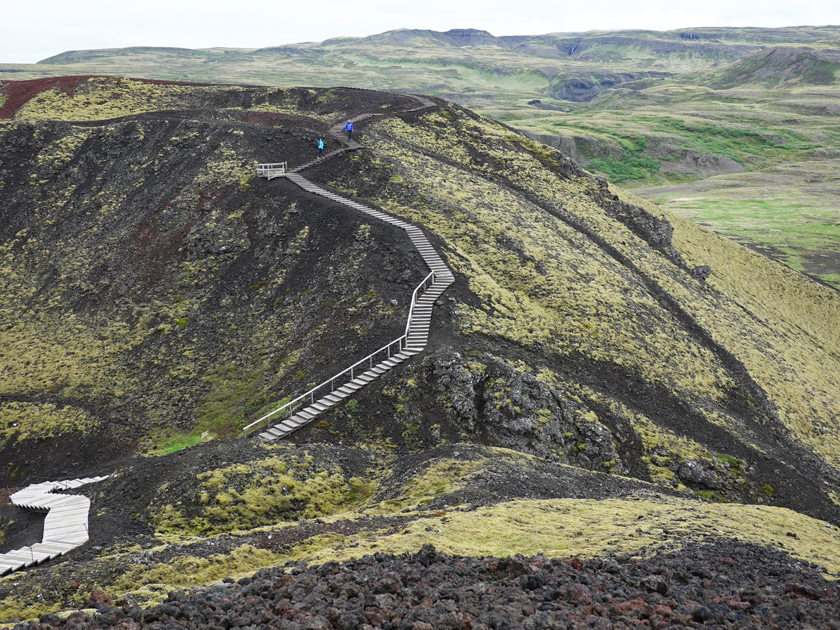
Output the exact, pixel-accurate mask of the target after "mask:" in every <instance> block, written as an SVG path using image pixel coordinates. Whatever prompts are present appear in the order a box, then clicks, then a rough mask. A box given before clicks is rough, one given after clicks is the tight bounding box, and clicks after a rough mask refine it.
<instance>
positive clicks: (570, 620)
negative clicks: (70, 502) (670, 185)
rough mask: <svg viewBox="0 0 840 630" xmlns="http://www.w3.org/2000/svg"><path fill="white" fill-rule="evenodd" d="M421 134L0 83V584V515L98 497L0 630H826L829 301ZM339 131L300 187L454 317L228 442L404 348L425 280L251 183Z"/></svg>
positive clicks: (303, 198) (644, 206)
mask: <svg viewBox="0 0 840 630" xmlns="http://www.w3.org/2000/svg"><path fill="white" fill-rule="evenodd" d="M417 103H418V101H417V99H415V98H414V97H412V96H411V95H404V94H393V93H385V92H375V91H367V90H356V89H348V88H334V89H326V88H318V89H306V88H282V89H281V88H269V87H243V86H218V85H202V84H185V83H180V84H178V83H167V82H163V81H153V80H133V79H126V78H113V77H87V76H85V77H60V78H49V79H36V80H32V81H19V82H15V81H2V82H0V265H2V269H0V488H3V491H2V493H0V532H2V534H1V535H2V538H0V541H2V543H1V544H0V553H2V552H5V551H8V550H11V549H17V548H20V547H21V546H25V545H31V544H33V543H35V542H38V541H40V540H41V534H42V531H41V527H42V525H41V523H42V521H43V516H42V515H39V514H37V513H34V512H30V511H26V510H22V509H20V508H17V507H15V506H13V505H11V504H10V503H9V502H8V501H7V500H6V497H7V496H8V495H9V494H10V493H13V492H14V491H15V490H16V489H19V488H23V487H25V486H27V485H29V484H31V483H36V482H41V481H45V480H55V479H66V478H77V477H85V476H94V475H112V476H111V477H109V478H108V479H107V480H105V481H101V482H99V483H95V484H91V485H89V486H83V487H81V488H79V489H78V490H77V491H76V492H77V493H80V494H85V495H86V496H88V497H89V498H90V499H91V500H92V509H91V511H90V523H89V535H90V541H89V542H88V543H87V544H85V545H83V546H82V547H79V548H78V549H76V550H74V551H72V552H70V553H68V554H67V555H65V556H62V557H61V558H59V559H56V560H52V561H49V562H47V563H45V564H43V565H41V566H38V567H34V568H30V569H26V570H24V571H20V572H15V573H12V574H10V575H7V576H5V577H2V578H0V621H4V622H9V623H10V624H13V623H19V624H20V628H27V630H35V629H36V628H39V627H40V628H46V627H48V626H49V627H62V626H66V627H71V626H76V627H94V626H96V627H99V626H102V627H112V626H116V627H124V628H132V629H134V628H139V627H154V628H164V627H166V628H169V627H172V628H175V627H178V628H180V627H190V628H193V627H195V628H198V627H207V628H211V627H212V628H224V629H225V630H227V629H228V628H231V627H244V628H251V627H253V628H261V629H263V630H264V628H275V627H276V628H332V627H336V628H355V627H359V628H361V627H368V626H369V627H381V628H398V627H399V628H403V627H405V628H438V627H446V628H450V627H451V628H501V627H510V628H518V627H531V628H549V627H557V628H578V627H581V628H583V627H598V628H600V627H603V628H628V627H637V626H644V627H656V628H665V627H684V626H703V625H705V627H731V628H748V627H780V628H782V627H784V628H789V627H814V628H817V627H819V628H837V627H840V626H838V625H837V623H836V619H837V618H838V614H837V612H838V607H839V606H840V595H838V590H837V588H836V587H835V586H834V582H833V581H832V580H833V579H834V578H836V577H837V573H838V571H840V546H838V541H840V529H838V525H840V494H838V492H840V435H838V425H840V406H838V398H840V384H838V378H837V375H838V374H840V369H838V368H840V295H838V293H837V291H835V290H833V289H831V288H829V287H827V286H825V285H822V284H818V283H816V282H814V281H813V280H810V279H808V278H807V277H805V276H803V275H802V274H800V273H798V272H796V271H793V270H791V269H790V268H788V267H785V266H783V265H780V264H778V263H775V262H773V261H771V260H769V259H767V258H765V257H763V256H761V255H760V254H758V253H755V252H752V251H750V250H747V249H745V248H744V247H741V246H740V245H738V244H736V243H733V242H731V241H729V240H726V239H724V238H722V237H720V236H718V235H715V234H713V233H712V232H710V231H708V230H706V229H704V228H702V227H700V226H697V225H694V224H692V223H690V222H688V221H686V220H685V219H682V218H680V217H678V216H676V215H674V214H673V213H671V212H670V211H667V210H665V209H662V208H660V207H657V206H655V205H653V204H651V203H649V202H647V201H644V200H642V199H640V198H638V197H635V196H634V195H632V194H631V193H628V192H626V191H623V190H621V189H620V188H618V187H616V186H614V185H611V184H609V183H607V181H606V180H605V179H603V178H600V177H595V176H593V175H591V174H589V173H587V172H586V171H584V170H583V169H582V168H581V167H580V166H578V165H577V164H576V163H575V162H573V161H572V160H571V159H569V158H568V157H566V156H564V155H563V154H562V153H560V152H559V151H558V150H556V149H553V148H551V147H548V146H546V145H543V144H540V143H538V142H536V141H535V140H533V139H531V138H529V137H526V136H525V135H523V134H521V133H519V132H517V131H515V130H513V129H511V128H509V127H507V126H505V125H503V124H501V123H498V122H493V121H491V120H489V119H487V118H484V117H482V116H480V115H478V114H475V113H473V112H471V111H470V110H468V109H465V108H463V107H461V106H458V105H455V104H452V103H449V102H446V101H444V100H440V99H434V101H433V103H434V104H433V105H432V106H428V107H424V108H422V109H417V107H418V105H417ZM364 113H370V114H376V116H372V117H369V118H367V119H365V120H364V121H361V122H359V123H358V124H357V127H356V130H355V131H354V139H357V140H358V141H359V142H360V143H361V145H362V146H361V148H359V149H358V150H353V151H350V152H345V153H342V154H340V155H336V156H335V157H332V158H330V159H327V160H323V161H321V162H319V163H317V164H315V165H314V166H312V167H311V168H307V169H306V170H304V171H303V174H304V175H305V176H306V178H307V179H308V180H309V181H311V182H314V183H315V184H317V185H318V186H321V187H322V188H325V189H327V190H331V191H334V192H335V193H337V194H339V195H341V196H343V197H345V198H348V199H353V200H356V201H358V202H360V203H363V204H365V205H366V206H368V207H371V208H376V209H378V210H380V211H382V212H385V213H387V214H390V215H392V216H394V217H397V218H400V219H402V220H404V221H406V222H409V223H411V224H413V225H415V226H417V227H419V228H421V229H422V230H423V232H424V233H425V234H426V236H427V237H428V239H429V241H430V242H431V243H432V245H433V246H434V247H435V249H436V250H437V252H438V253H439V254H440V255H441V257H442V258H443V260H444V261H445V262H446V264H447V265H448V266H449V268H450V269H451V270H452V272H453V273H454V276H455V283H454V284H453V285H452V286H451V287H449V288H448V289H447V291H446V292H445V293H444V294H443V295H442V296H441V297H440V298H439V299H438V300H437V302H436V305H435V307H434V309H433V317H432V324H431V331H430V337H429V343H428V345H427V347H426V348H425V350H424V351H423V352H422V353H420V354H418V355H415V356H413V357H412V358H410V359H409V360H407V361H406V362H405V363H403V364H402V365H400V366H399V367H397V368H395V369H394V370H391V371H389V372H388V373H386V374H384V375H383V376H382V377H380V378H379V379H377V380H375V381H373V382H372V383H370V384H369V385H367V386H366V387H365V388H363V389H360V390H359V391H358V392H356V394H355V395H354V396H353V397H352V398H350V399H348V400H347V401H345V402H343V403H342V404H341V405H340V406H338V407H336V408H333V409H332V410H330V411H328V412H326V413H324V414H323V415H322V416H320V417H319V418H317V419H316V420H314V421H313V422H311V423H310V424H308V425H306V426H304V427H302V428H301V429H299V430H297V431H296V432H295V433H293V434H292V435H291V436H289V437H287V438H286V439H284V440H280V441H276V442H261V441H260V440H259V439H258V438H256V437H252V438H248V439H245V438H243V437H241V436H242V427H244V426H245V425H247V424H248V423H250V422H252V421H253V420H255V419H257V418H259V417H261V416H263V415H264V414H266V413H267V412H269V411H271V410H273V409H275V408H276V407H278V406H279V405H280V404H282V403H283V402H284V401H286V400H289V399H291V398H292V397H294V396H297V395H298V394H301V393H303V392H304V391H306V390H308V389H309V388H311V387H313V386H314V385H316V384H318V383H320V382H322V381H324V380H326V379H328V378H330V377H331V376H332V375H334V374H335V373H337V372H339V371H340V370H342V369H344V368H345V367H348V366H349V365H350V364H352V363H353V362H355V361H357V360H359V359H360V358H361V357H364V356H365V355H367V354H368V353H369V352H372V351H373V350H375V349H376V348H379V347H381V346H383V345H385V344H387V343H388V342H389V341H391V340H392V339H395V338H396V337H398V336H399V335H401V334H402V332H403V330H404V328H405V322H406V318H407V316H408V311H409V306H410V304H411V295H412V291H413V290H414V287H416V286H417V285H418V284H419V283H420V281H421V280H422V279H423V278H424V277H425V276H426V275H427V274H428V268H427V267H426V266H425V264H424V261H423V258H422V257H421V256H420V254H419V253H418V251H417V250H416V249H415V248H414V247H413V245H412V243H411V241H410V240H409V239H408V237H407V236H406V234H405V232H404V231H403V230H401V229H398V228H395V227H393V226H391V225H389V224H387V223H384V222H382V221H379V220H377V219H375V218H372V217H370V216H368V215H365V214H363V213H361V212H356V211H354V210H352V209H350V208H348V207H346V206H344V205H341V204H339V203H335V202H333V201H331V200H329V199H327V198H324V197H321V196H316V195H313V194H310V193H308V192H306V191H304V190H302V189H301V188H299V187H298V186H296V185H295V184H294V183H293V182H292V181H289V180H288V179H286V178H277V179H273V180H271V181H266V180H264V179H259V178H257V176H256V170H255V166H256V164H257V163H258V162H280V161H287V162H288V164H289V167H290V168H293V167H295V166H298V165H301V164H304V163H306V162H309V161H310V160H312V159H313V158H315V157H316V152H317V148H316V144H317V140H318V138H319V137H322V138H324V140H325V143H326V145H327V147H326V148H327V151H328V152H329V151H331V150H335V149H338V148H341V147H343V146H344V144H343V143H342V142H341V140H340V138H338V137H335V136H333V135H331V134H330V132H329V129H330V127H331V126H333V125H335V124H336V123H341V122H342V121H344V120H346V119H347V118H349V117H351V116H356V115H359V114H364ZM432 546H433V547H434V549H433V548H432ZM509 556H513V557H509ZM494 558H495V559H494ZM500 558H502V559H500ZM255 572H256V573H255ZM223 579H224V580H225V582H226V583H225V582H222V580H223ZM235 580H238V581H235ZM351 582H352V584H351ZM330 598H332V599H330ZM377 598H378V599H377ZM389 598H390V599H389ZM267 602H268V603H267ZM447 602H449V603H447ZM80 607H82V608H86V609H90V610H88V611H87V612H83V613H78V612H76V613H73V614H70V615H69V617H68V616H67V614H66V613H67V611H72V610H74V609H78V608H80ZM62 611H64V614H57V613H61V612H62ZM418 624H419V625H418ZM423 624H425V625H423Z"/></svg>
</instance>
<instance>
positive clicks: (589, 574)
mask: <svg viewBox="0 0 840 630" xmlns="http://www.w3.org/2000/svg"><path fill="white" fill-rule="evenodd" d="M228 582H229V583H223V584H216V585H213V586H210V587H207V588H201V589H196V590H193V591H190V592H182V591H177V592H176V591H173V592H172V593H170V594H169V597H168V600H167V601H166V602H163V603H161V604H159V605H157V606H154V607H152V608H148V609H146V610H142V609H140V608H139V607H137V606H133V607H132V606H130V605H128V604H125V605H123V606H122V607H118V606H111V605H110V601H109V600H108V598H107V597H105V596H104V594H102V593H101V592H97V591H95V592H94V593H92V594H91V600H90V601H88V602H87V606H91V607H96V608H98V612H97V614H96V615H94V616H93V618H91V617H88V616H87V615H86V614H85V613H81V612H78V613H74V614H73V615H71V616H70V617H69V618H67V619H66V620H65V621H61V620H59V618H58V617H56V616H55V615H45V616H43V617H41V620H40V624H39V623H34V622H33V623H21V624H18V625H16V626H15V629H16V630H47V629H49V628H67V629H78V630H84V629H87V628H125V629H132V630H134V629H139V628H150V629H154V630H164V629H172V630H175V629H178V628H196V629H206V630H229V629H230V628H234V629H238V628H242V629H243V630H270V629H273V628H278V629H287V628H288V629H304V628H321V629H328V628H338V629H340V630H350V629H352V628H383V629H388V628H393V629H399V630H433V629H438V628H452V629H462V630H468V629H473V630H478V629H484V628H495V629H502V628H511V629H513V628H529V629H530V628H534V629H537V628H564V629H574V630H577V629H579V628H596V629H604V630H605V629H619V628H639V627H643V628H655V629H657V630H664V629H666V628H684V627H689V628H696V627H702V628H739V629H749V628H779V629H788V628H819V629H831V630H835V629H840V623H838V621H837V620H838V619H839V618H840V591H838V585H837V584H836V583H834V582H830V581H827V580H826V579H825V578H824V577H823V576H822V575H821V574H820V572H819V571H818V570H817V568H816V567H815V566H808V565H807V564H802V563H800V562H797V561H795V560H793V559H791V558H790V557H789V556H787V555H785V554H783V553H781V552H777V551H773V550H770V549H767V548H764V547H760V546H757V545H747V544H737V543H733V542H729V541H714V542H710V544H705V545H698V544H692V545H688V546H686V547H685V548H683V549H681V550H679V551H675V552H672V553H660V554H658V555H655V556H652V557H650V558H647V559H630V558H608V559H603V560H602V559H595V560H580V559H578V558H572V559H548V558H546V557H544V556H542V555H537V556H534V557H531V558H527V557H522V556H513V557H510V558H505V559H496V558H463V557H452V556H448V555H446V554H442V553H437V552H436V551H435V549H434V547H432V546H430V545H426V546H424V547H423V549H421V550H420V551H419V552H418V553H416V554H403V555H401V556H392V555H384V554H376V555H375V556H365V557H364V558H362V559H360V560H353V561H348V562H344V563H340V564H339V563H328V564H325V565H322V566H317V567H307V566H306V565H302V564H292V563H289V564H287V565H286V566H282V567H275V568H271V569H263V570H260V571H258V572H257V573H256V574H255V575H254V577H253V578H244V579H241V580H239V582H236V583H234V582H233V581H232V580H228Z"/></svg>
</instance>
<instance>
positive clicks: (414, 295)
mask: <svg viewBox="0 0 840 630" xmlns="http://www.w3.org/2000/svg"><path fill="white" fill-rule="evenodd" d="M430 278H431V282H429V285H430V286H431V285H432V284H434V282H435V272H434V271H432V272H431V273H430V274H429V275H428V276H426V277H425V278H423V282H421V283H420V284H418V285H417V287H416V288H415V289H414V293H412V294H411V308H409V309H408V321H407V322H406V323H405V335H404V336H405V337H407V336H408V331H409V329H410V328H411V318H412V316H413V315H414V305H415V304H417V292H418V291H419V290H420V289H423V292H424V293H425V291H426V281H427V280H429V279H430Z"/></svg>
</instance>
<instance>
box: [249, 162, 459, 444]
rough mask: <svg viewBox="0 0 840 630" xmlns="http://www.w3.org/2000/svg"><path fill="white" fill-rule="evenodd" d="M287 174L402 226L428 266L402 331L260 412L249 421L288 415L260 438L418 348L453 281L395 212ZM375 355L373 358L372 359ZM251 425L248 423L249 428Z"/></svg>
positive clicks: (336, 399)
mask: <svg viewBox="0 0 840 630" xmlns="http://www.w3.org/2000/svg"><path fill="white" fill-rule="evenodd" d="M286 179H288V180H290V181H292V182H294V183H295V184H297V185H298V186H300V187H301V188H302V189H303V190H305V191H307V192H310V193H313V194H316V195H320V196H322V197H325V198H327V199H329V200H331V201H334V202H336V203H340V204H342V205H345V206H347V207H349V208H352V209H354V210H358V211H359V212H364V213H365V214H367V215H369V216H371V217H374V218H376V219H379V220H381V221H384V222H385V223H389V224H391V225H394V226H396V227H399V228H402V229H404V230H405V231H406V233H407V234H408V237H409V239H410V240H411V242H412V243H413V244H414V246H415V247H416V248H417V251H418V252H419V253H420V256H422V258H423V260H424V261H425V262H426V264H427V265H428V266H429V269H431V273H430V274H429V275H428V276H427V277H426V279H424V281H423V282H422V283H421V284H420V286H418V287H417V289H415V291H414V295H413V296H412V302H411V310H410V312H409V318H408V322H407V324H406V332H405V334H404V335H403V336H402V337H400V338H399V339H396V340H394V341H393V342H391V344H389V345H388V346H385V347H383V348H380V349H379V350H377V351H376V352H375V353H373V354H371V355H369V356H368V357H365V358H364V359H362V360H361V361H359V362H358V363H356V364H355V365H354V366H352V367H351V368H348V369H347V370H344V372H342V373H340V374H339V375H337V376H335V377H333V378H332V379H330V380H329V381H325V382H324V383H322V384H321V385H319V386H318V387H316V388H315V389H314V390H311V391H310V392H308V393H307V394H308V395H307V394H304V395H303V396H302V397H298V399H296V400H295V401H292V403H288V406H287V409H284V408H282V407H281V408H280V409H277V410H275V411H273V412H272V413H271V414H268V416H264V417H263V418H260V419H259V420H257V421H256V422H255V423H252V425H258V423H261V422H263V421H266V422H269V421H270V420H271V417H273V416H275V415H280V414H281V412H282V411H288V413H289V417H287V418H285V419H283V420H281V421H280V422H277V424H275V425H274V426H270V428H268V429H267V430H265V431H263V432H262V433H260V438H261V439H263V440H276V439H278V438H282V437H285V436H286V435H288V434H289V433H291V432H292V431H295V430H296V429H299V428H300V427H302V426H304V425H305V424H308V423H309V422H312V421H313V420H314V419H315V418H317V417H318V416H320V415H321V414H322V413H324V412H325V411H327V410H329V409H331V408H333V407H335V406H336V405H337V404H339V403H340V402H341V401H342V400H345V399H346V398H348V397H349V396H351V395H353V394H354V393H355V392H356V391H358V390H359V389H361V388H362V387H364V386H365V385H367V384H368V383H370V382H371V381H373V380H375V379H377V378H378V377H380V376H381V375H382V374H384V373H385V372H387V371H389V370H391V369H393V368H394V367H396V366H397V365H399V364H400V363H402V362H403V361H405V360H406V359H408V358H409V357H411V356H413V355H415V354H417V353H418V352H422V351H423V349H425V347H426V343H427V341H428V338H429V327H430V325H431V322H432V308H433V307H434V304H435V301H436V300H437V299H438V298H439V297H440V296H441V294H442V293H443V292H444V291H445V290H446V289H447V287H449V285H451V284H452V283H453V282H454V281H455V277H454V276H453V275H452V272H451V271H450V270H449V268H448V267H447V266H446V263H444V262H443V260H442V259H441V257H440V256H439V255H438V253H437V252H436V251H435V249H434V247H432V244H431V243H430V242H429V239H427V238H426V235H425V234H423V231H422V230H420V228H418V227H416V226H413V225H411V224H410V223H406V222H405V221H402V220H401V219H397V218H396V217H392V216H391V215H389V214H386V213H384V212H381V211H380V210H376V209H374V208H370V207H368V206H365V205H364V204H361V203H359V202H357V201H354V200H352V199H347V198H345V197H342V196H341V195H337V194H336V193H333V192H331V191H328V190H325V189H323V188H321V187H320V186H316V185H315V184H313V183H312V182H310V181H309V180H307V179H306V178H304V177H302V176H301V175H299V174H297V173H294V172H290V173H288V174H287V175H286ZM374 359H375V360H376V361H375V362H374ZM336 384H338V387H336ZM315 391H318V392H319V396H318V398H317V399H316V398H315ZM307 398H308V399H309V400H308V402H309V404H308V405H307V406H305V407H303V408H302V409H300V410H298V411H293V410H292V408H293V407H294V406H295V403H297V404H304V401H306V399H307ZM252 425H249V427H250V426H252ZM247 433H248V427H246V435H247Z"/></svg>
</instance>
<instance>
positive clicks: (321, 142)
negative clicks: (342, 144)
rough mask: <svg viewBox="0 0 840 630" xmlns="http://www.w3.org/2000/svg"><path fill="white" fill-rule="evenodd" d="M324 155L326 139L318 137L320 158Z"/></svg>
mask: <svg viewBox="0 0 840 630" xmlns="http://www.w3.org/2000/svg"><path fill="white" fill-rule="evenodd" d="M322 157H324V139H323V138H318V158H319V159H320V158H322Z"/></svg>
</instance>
